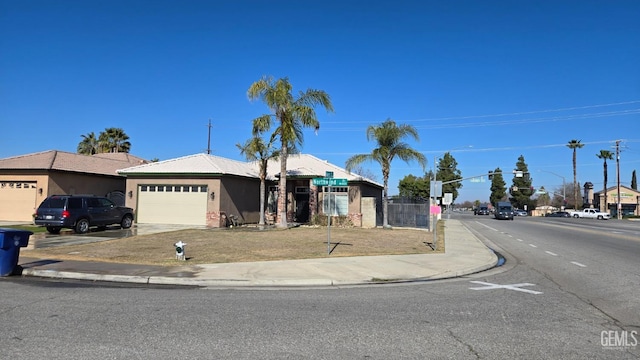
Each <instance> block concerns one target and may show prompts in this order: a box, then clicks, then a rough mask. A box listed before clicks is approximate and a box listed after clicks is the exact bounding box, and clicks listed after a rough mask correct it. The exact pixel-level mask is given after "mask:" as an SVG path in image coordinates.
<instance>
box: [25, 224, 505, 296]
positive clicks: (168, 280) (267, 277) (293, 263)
mask: <svg viewBox="0 0 640 360" xmlns="http://www.w3.org/2000/svg"><path fill="white" fill-rule="evenodd" d="M445 227H446V230H445V235H446V238H445V253H443V254H416V255H388V256H361V257H334V258H331V257H328V258H324V259H309V260H283V261H261V262H246V263H224V264H205V265H184V266H170V267H166V266H147V265H136V264H113V263H99V262H80V261H57V260H42V259H32V258H31V259H30V258H28V257H22V256H21V257H20V261H19V265H20V266H21V267H22V275H23V276H34V277H47V278H65V279H80V280H91V281H112V282H130V283H140V284H170V285H191V286H209V287H246V286H255V287H274V286H285V287H286V286H341V285H342V286H345V285H363V284H374V283H386V282H406V281H424V280H435V279H445V278H452V277H458V276H463V275H467V274H471V273H475V272H479V271H483V270H487V269H490V268H492V267H494V266H495V265H496V264H497V263H498V257H497V256H496V255H495V254H494V253H493V251H491V250H490V249H488V248H487V247H486V246H485V245H484V244H482V243H481V242H480V240H478V239H477V238H476V237H475V236H474V235H473V234H472V233H471V232H470V231H469V230H468V229H467V228H466V227H464V225H463V224H462V223H461V222H460V221H458V220H446V221H445Z"/></svg>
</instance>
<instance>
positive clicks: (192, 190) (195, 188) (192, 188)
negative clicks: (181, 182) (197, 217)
mask: <svg viewBox="0 0 640 360" xmlns="http://www.w3.org/2000/svg"><path fill="white" fill-rule="evenodd" d="M198 190H200V187H199V186H192V187H191V192H198Z"/></svg>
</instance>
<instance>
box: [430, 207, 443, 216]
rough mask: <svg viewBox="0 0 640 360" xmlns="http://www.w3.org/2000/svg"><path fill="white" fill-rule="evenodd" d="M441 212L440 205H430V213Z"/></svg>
mask: <svg viewBox="0 0 640 360" xmlns="http://www.w3.org/2000/svg"><path fill="white" fill-rule="evenodd" d="M441 212H442V210H440V206H438V205H431V213H432V214H440V213H441Z"/></svg>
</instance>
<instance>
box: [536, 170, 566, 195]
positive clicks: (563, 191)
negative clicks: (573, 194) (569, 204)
mask: <svg viewBox="0 0 640 360" xmlns="http://www.w3.org/2000/svg"><path fill="white" fill-rule="evenodd" d="M538 171H542V172H546V173H549V174H551V175H555V176H557V177H559V178H562V201H563V203H564V202H565V201H566V200H567V193H566V187H565V179H564V176H562V175H558V174H556V173H554V172H551V171H547V170H538Z"/></svg>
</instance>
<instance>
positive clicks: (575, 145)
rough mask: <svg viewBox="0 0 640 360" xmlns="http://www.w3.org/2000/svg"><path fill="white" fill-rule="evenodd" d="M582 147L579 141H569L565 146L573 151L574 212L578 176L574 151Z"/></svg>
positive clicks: (576, 204) (576, 201)
mask: <svg viewBox="0 0 640 360" xmlns="http://www.w3.org/2000/svg"><path fill="white" fill-rule="evenodd" d="M583 146H584V144H581V143H580V140H571V141H569V143H568V144H567V147H568V148H569V149H572V150H573V201H574V207H575V208H576V210H577V209H578V174H577V164H576V149H580V148H582V147H583Z"/></svg>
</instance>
